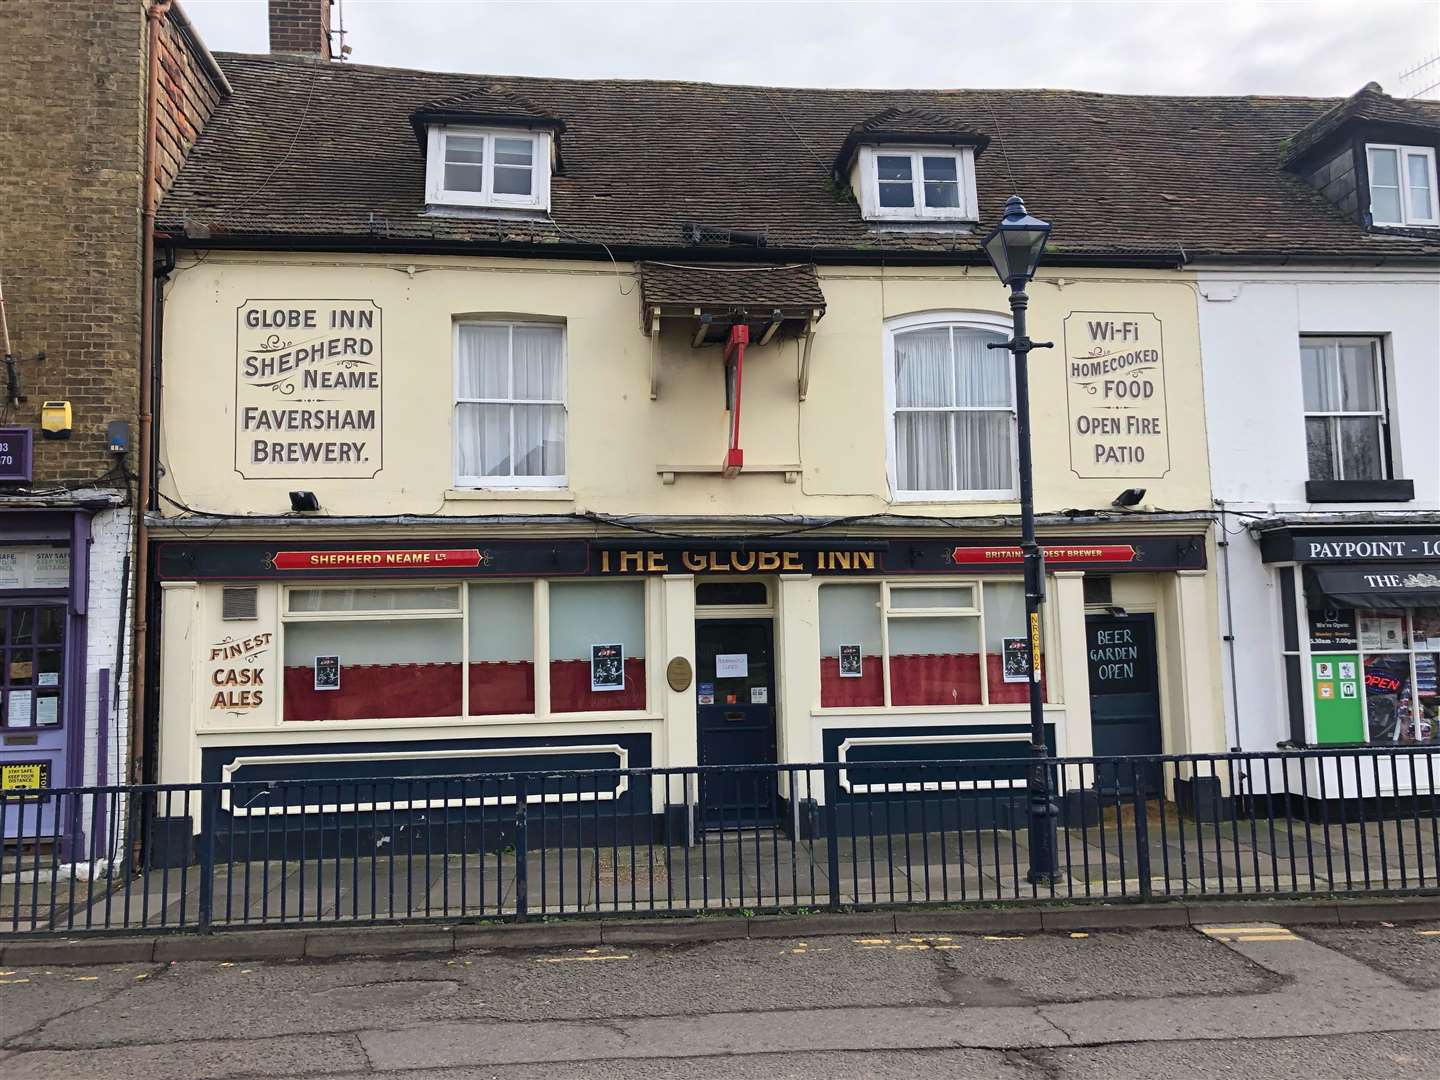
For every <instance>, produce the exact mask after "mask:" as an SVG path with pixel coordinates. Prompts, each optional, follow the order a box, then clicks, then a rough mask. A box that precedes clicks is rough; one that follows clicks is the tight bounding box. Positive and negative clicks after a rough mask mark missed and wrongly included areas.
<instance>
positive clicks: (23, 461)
mask: <svg viewBox="0 0 1440 1080" xmlns="http://www.w3.org/2000/svg"><path fill="white" fill-rule="evenodd" d="M34 438H35V436H34V434H33V433H32V432H31V430H30V429H29V428H14V427H7V428H0V484H28V483H29V482H30V462H31V460H32V456H31V451H32V449H33V446H34Z"/></svg>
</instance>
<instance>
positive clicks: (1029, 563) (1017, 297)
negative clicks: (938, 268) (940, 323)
mask: <svg viewBox="0 0 1440 1080" xmlns="http://www.w3.org/2000/svg"><path fill="white" fill-rule="evenodd" d="M1049 235H1050V225H1049V223H1048V222H1045V221H1041V220H1039V219H1038V218H1033V217H1031V216H1030V215H1029V214H1027V213H1026V212H1025V203H1024V201H1023V200H1021V198H1020V196H1019V195H1011V196H1010V200H1009V201H1008V202H1007V203H1006V204H1005V216H1004V218H1002V219H1001V221H1000V224H998V225H996V226H995V228H994V229H993V230H991V232H990V235H989V236H987V237H986V238H985V254H986V255H988V256H989V258H990V264H991V265H992V266H994V267H995V272H996V273H997V274H999V275H1000V280H1001V281H1002V282H1003V283H1004V284H1006V285H1008V286H1010V311H1011V314H1012V316H1013V320H1014V335H1013V336H1012V337H1011V339H1010V340H1009V341H1007V342H1005V343H1003V344H998V343H997V344H994V345H991V346H990V348H992V349H1009V350H1010V352H1011V353H1013V354H1014V356H1015V423H1016V426H1017V427H1018V429H1019V431H1018V436H1019V443H1020V455H1019V456H1020V462H1019V465H1020V551H1021V554H1022V556H1023V557H1024V561H1025V632H1026V634H1027V635H1028V637H1029V639H1030V759H1031V764H1030V769H1029V775H1028V782H1027V789H1028V793H1029V802H1030V872H1029V875H1028V880H1029V881H1030V883H1031V884H1034V885H1038V884H1042V883H1043V884H1048V883H1050V882H1052V881H1054V880H1055V878H1056V860H1055V817H1056V811H1055V804H1054V803H1053V802H1052V801H1051V799H1050V784H1049V782H1048V778H1047V777H1046V775H1045V759H1046V758H1047V757H1048V756H1049V749H1048V747H1047V746H1046V745H1045V701H1044V695H1043V693H1042V691H1041V686H1040V673H1041V668H1040V663H1041V661H1040V605H1041V604H1042V603H1043V602H1044V600H1045V558H1044V554H1043V553H1042V552H1041V550H1040V545H1039V544H1037V543H1036V542H1035V492H1034V485H1033V481H1032V477H1031V465H1030V378H1029V374H1028V371H1027V367H1028V363H1027V361H1028V357H1029V355H1030V350H1031V349H1048V348H1051V347H1052V345H1053V343H1052V342H1049V341H1031V340H1030V338H1029V336H1028V335H1027V334H1026V333H1025V309H1026V308H1027V307H1028V306H1029V304H1030V298H1029V297H1028V296H1026V295H1025V285H1026V283H1027V282H1028V281H1029V280H1030V279H1031V278H1033V277H1034V276H1035V268H1036V267H1037V266H1039V265H1040V256H1041V255H1042V254H1043V253H1044V251H1045V241H1046V239H1047V238H1048V237H1049Z"/></svg>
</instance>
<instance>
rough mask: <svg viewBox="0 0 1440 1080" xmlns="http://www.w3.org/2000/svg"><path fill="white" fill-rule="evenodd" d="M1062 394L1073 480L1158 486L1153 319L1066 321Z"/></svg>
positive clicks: (1158, 347) (1165, 424)
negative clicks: (1155, 483)
mask: <svg viewBox="0 0 1440 1080" xmlns="http://www.w3.org/2000/svg"><path fill="white" fill-rule="evenodd" d="M1065 392H1066V403H1067V405H1068V407H1069V421H1070V471H1071V472H1073V473H1074V474H1075V475H1076V476H1078V477H1081V478H1082V479H1084V478H1091V477H1095V478H1102V479H1109V478H1115V479H1123V478H1129V477H1133V478H1136V479H1159V478H1160V477H1162V476H1164V475H1165V474H1166V473H1167V472H1169V471H1170V418H1169V415H1168V414H1167V412H1166V405H1165V345H1164V342H1163V340H1162V338H1161V329H1160V320H1159V319H1158V318H1156V317H1155V316H1154V315H1151V314H1149V313H1148V312H1134V311H1073V312H1071V313H1070V314H1069V315H1067V316H1066V317H1065Z"/></svg>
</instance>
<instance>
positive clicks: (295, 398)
mask: <svg viewBox="0 0 1440 1080" xmlns="http://www.w3.org/2000/svg"><path fill="white" fill-rule="evenodd" d="M380 351H381V332H380V308H379V307H378V306H377V305H376V304H375V303H374V301H371V300H247V301H245V303H243V304H241V305H240V308H239V311H238V313H237V325H236V354H235V471H236V472H238V473H239V474H240V475H241V476H242V477H244V478H245V479H247V480H260V479H285V480H307V479H315V480H319V479H367V480H368V479H370V478H371V477H373V476H374V475H375V474H376V473H378V472H379V471H380V468H381V463H382V459H381V397H382V371H381V356H380Z"/></svg>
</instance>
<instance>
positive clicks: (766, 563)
mask: <svg viewBox="0 0 1440 1080" xmlns="http://www.w3.org/2000/svg"><path fill="white" fill-rule="evenodd" d="M755 565H756V567H757V568H758V569H760V570H779V569H780V555H779V554H778V553H777V552H774V551H762V552H760V556H759V558H758V559H756V561H755Z"/></svg>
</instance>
